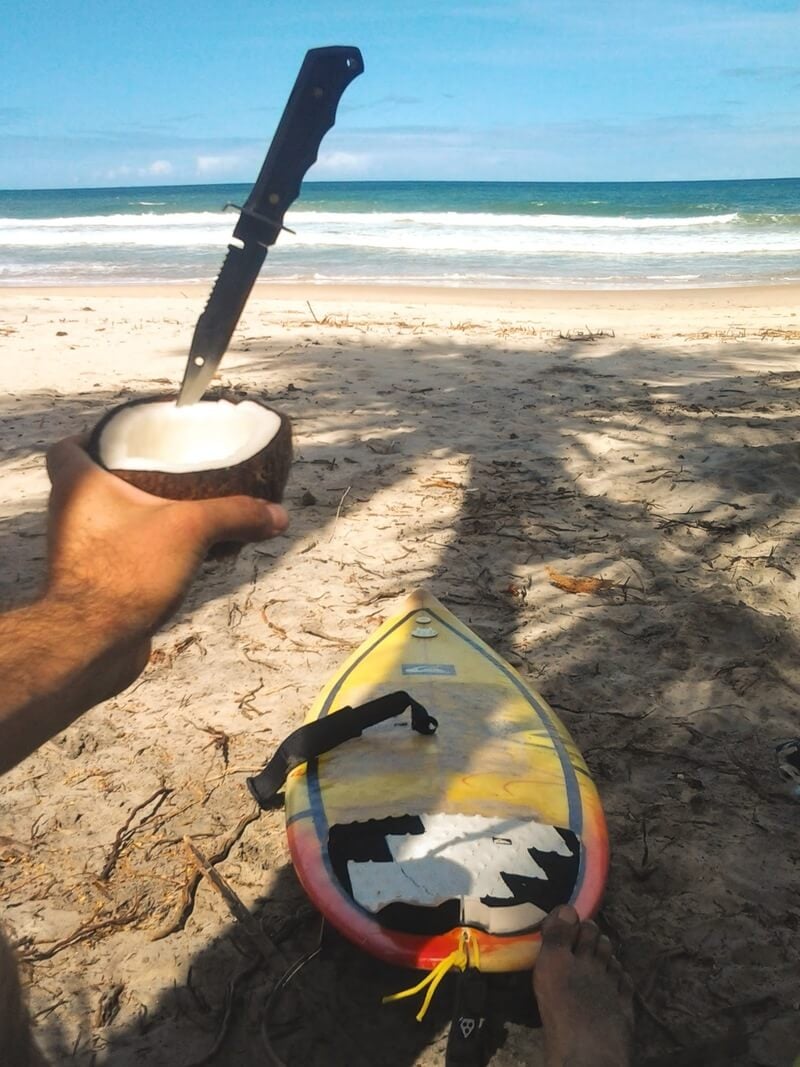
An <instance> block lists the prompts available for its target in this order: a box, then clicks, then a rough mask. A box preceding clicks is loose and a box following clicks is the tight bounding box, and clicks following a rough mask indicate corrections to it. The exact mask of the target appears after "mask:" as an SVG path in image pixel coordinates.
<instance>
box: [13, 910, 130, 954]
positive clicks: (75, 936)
mask: <svg viewBox="0 0 800 1067" xmlns="http://www.w3.org/2000/svg"><path fill="white" fill-rule="evenodd" d="M138 906H139V901H138V900H137V901H136V902H135V903H134V904H133V905H132V906H131V908H130V909H129V910H128V911H126V912H125V913H124V914H122V915H115V916H114V917H113V918H111V919H103V920H101V921H100V922H93V923H85V924H84V925H83V926H79V927H78V929H77V930H75V931H74V933H71V934H70V935H69V937H64V938H62V939H61V940H60V941H56V942H55V944H53V945H51V946H50V948H45V949H34V950H31V951H28V952H21V953H20V959H23V960H24V961H25V962H26V963H38V962H40V961H41V960H51V959H52V958H53V956H55V955H56V953H58V952H61V951H63V950H64V949H65V948H69V947H70V946H71V945H77V944H78V942H80V941H87V940H88V939H89V938H90V937H94V936H95V934H100V933H103V931H104V930H111V929H113V928H114V927H116V926H127V925H128V923H132V922H134V921H135V920H136V919H138V918H139V912H138Z"/></svg>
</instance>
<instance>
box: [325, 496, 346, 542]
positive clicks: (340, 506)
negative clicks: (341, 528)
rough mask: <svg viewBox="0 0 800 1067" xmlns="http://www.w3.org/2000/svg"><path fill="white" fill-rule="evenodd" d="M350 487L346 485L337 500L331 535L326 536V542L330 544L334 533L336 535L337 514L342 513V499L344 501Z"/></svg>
mask: <svg viewBox="0 0 800 1067" xmlns="http://www.w3.org/2000/svg"><path fill="white" fill-rule="evenodd" d="M351 488H352V487H351V486H349V485H348V487H347V488H346V489H345V491H344V492H343V493H342V498H341V500H340V501H339V506H338V508H337V509H336V517H335V519H334V520H333V529H332V530H331V535H330V537H329V538H328V544H330V543H331V541H332V540H333V538H334V537H335V535H336V525H337V523H338V522H339V516H340V515H341V514H342V506H343V504H344V501H345V497H346V496H347V494H348V493H349V492H350V489H351Z"/></svg>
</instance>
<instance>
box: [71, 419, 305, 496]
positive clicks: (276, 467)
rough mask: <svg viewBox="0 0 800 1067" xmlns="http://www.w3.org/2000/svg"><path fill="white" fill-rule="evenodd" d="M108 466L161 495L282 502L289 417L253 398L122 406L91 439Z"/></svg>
mask: <svg viewBox="0 0 800 1067" xmlns="http://www.w3.org/2000/svg"><path fill="white" fill-rule="evenodd" d="M89 451H90V453H91V454H92V456H93V457H94V458H95V459H96V460H97V461H98V462H99V463H100V464H101V465H102V466H104V467H105V468H106V469H107V470H110V471H113V473H115V474H117V475H119V476H120V477H122V478H124V479H125V480H126V481H129V482H131V483H133V484H134V485H137V486H139V488H141V489H144V490H146V491H147V492H151V493H156V494H157V495H159V496H166V497H175V498H178V499H186V498H188V499H192V498H193V499H201V498H204V497H209V496H216V495H229V494H231V493H249V494H251V495H255V496H261V497H265V498H266V499H269V500H278V501H279V500H280V499H281V496H282V494H283V487H284V484H285V482H286V478H287V477H288V473H289V465H290V463H291V427H290V423H289V420H288V418H286V416H285V415H281V414H280V413H279V412H277V411H274V410H273V409H272V408H268V407H266V406H265V405H264V404H261V403H258V402H257V401H253V400H242V401H239V402H238V403H236V402H231V401H230V400H201V401H199V402H198V403H196V404H186V405H184V406H182V407H178V406H177V404H176V403H175V400H174V399H171V398H170V399H166V398H155V399H145V400H138V401H133V402H131V403H129V404H123V405H122V407H119V408H116V409H115V410H114V411H111V412H109V414H107V415H106V416H105V418H104V419H102V420H101V422H100V423H99V424H98V426H97V427H96V428H95V431H94V433H93V434H92V437H91V440H90V442H89Z"/></svg>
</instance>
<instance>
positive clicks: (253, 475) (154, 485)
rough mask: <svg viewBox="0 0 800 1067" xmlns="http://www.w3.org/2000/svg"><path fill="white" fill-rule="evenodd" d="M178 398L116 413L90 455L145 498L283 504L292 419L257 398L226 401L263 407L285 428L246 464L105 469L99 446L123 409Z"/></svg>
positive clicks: (95, 437) (98, 429)
mask: <svg viewBox="0 0 800 1067" xmlns="http://www.w3.org/2000/svg"><path fill="white" fill-rule="evenodd" d="M174 399H175V397H174V396H172V395H161V396H148V397H142V398H140V399H138V400H131V401H129V402H128V403H126V404H120V405H119V406H118V407H115V408H112V410H111V411H108V412H107V413H106V414H105V415H104V416H103V418H102V419H101V420H100V421H99V422H98V423H97V425H96V426H95V428H94V429H93V430H92V433H91V435H90V438H89V444H88V452H89V455H90V456H91V457H92V459H93V460H94V461H95V462H96V463H98V464H99V465H100V466H101V467H105V469H106V470H109V471H110V473H111V474H115V475H116V476H117V477H118V478H121V479H122V480H123V481H126V482H129V483H130V484H131V485H135V486H136V488H137V489H141V490H143V491H144V492H145V493H152V494H153V495H154V496H160V497H164V498H166V499H167V500H208V499H210V498H212V497H218V496H237V495H239V494H243V495H244V496H254V497H260V498H261V499H262V500H269V501H272V502H274V503H276V504H279V503H280V502H281V501H282V499H283V491H284V489H285V487H286V482H287V480H288V478H289V471H290V469H291V466H292V423H291V420H290V419H289V416H288V415H284V414H283V412H280V411H276V410H275V409H274V408H270V407H269V405H267V404H262V403H261V401H260V400H253V398H252V397H241V398H239V399H238V400H233V399H231V398H230V397H225V399H226V400H228V401H229V402H230V403H239V402H240V400H250V401H252V402H254V403H258V404H261V406H262V407H263V408H267V410H269V411H273V412H274V413H275V414H276V415H277V416H278V417H279V419H280V426H279V427H278V431H277V433H276V434H275V436H274V437H273V438H272V440H271V441H270V442H269V443H268V444H267V445H266V446H265V447H264V448H262V449H261V450H260V451H258V452H256V453H254V454H253V455H252V456H250V457H249V459H246V460H243V461H242V462H241V463H236V464H234V465H233V466H230V467H220V468H217V469H214V470H197V471H177V472H176V471H153V470H148V471H137V470H115V469H113V468H111V467H106V465H105V463H103V460H102V457H101V455H100V441H101V437H102V434H103V431H104V430H105V429H106V427H107V426H108V424H109V422H111V420H112V419H113V418H114V417H115V416H116V415H118V414H119V413H120V412H121V411H122V410H123V409H125V408H129V407H132V406H133V405H136V404H154V403H164V402H165V401H169V400H174Z"/></svg>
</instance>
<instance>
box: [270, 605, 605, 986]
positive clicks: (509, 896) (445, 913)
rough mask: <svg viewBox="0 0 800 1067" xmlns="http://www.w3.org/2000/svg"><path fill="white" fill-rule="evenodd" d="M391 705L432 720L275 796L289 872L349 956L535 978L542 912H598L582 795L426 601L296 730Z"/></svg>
mask: <svg viewBox="0 0 800 1067" xmlns="http://www.w3.org/2000/svg"><path fill="white" fill-rule="evenodd" d="M397 690H405V691H406V692H407V693H408V694H409V695H410V696H411V697H413V698H414V699H415V700H417V701H418V702H419V703H421V704H422V705H423V706H424V707H425V708H426V709H427V711H428V712H429V713H430V714H431V715H433V716H435V718H436V719H437V720H438V724H439V725H438V729H437V731H436V733H435V734H433V735H431V736H423V735H421V734H419V733H415V732H413V731H412V730H411V728H410V721H409V716H408V715H407V714H406V715H405V716H402V717H400V718H398V719H394V720H390V721H387V722H383V723H381V724H379V725H377V726H373V727H370V728H369V729H367V730H365V731H364V732H363V734H362V735H361V736H360V737H358V738H355V739H352V740H349V741H347V742H345V743H344V744H342V745H340V746H339V747H338V748H336V749H334V750H332V751H330V752H328V753H326V754H325V755H323V756H321V757H319V758H317V759H315V760H310V761H309V762H308V763H305V764H302V765H301V766H299V767H297V768H296V769H295V770H293V771H292V772H291V773H290V775H289V777H288V779H287V782H286V794H285V802H286V803H285V806H286V825H287V836H288V841H289V848H290V851H291V856H292V862H293V863H294V867H295V869H296V871H297V874H298V876H299V878H300V881H301V883H302V885H303V887H304V888H305V891H306V892H307V894H308V896H309V897H310V898H311V900H312V902H313V903H314V904H315V906H316V907H317V908H318V909H319V911H320V912H321V913H322V914H323V916H325V917H326V918H327V919H328V920H329V921H330V922H331V923H332V924H333V926H335V927H336V928H337V929H338V930H339V931H340V932H341V933H342V934H343V935H344V936H345V937H347V938H348V939H349V940H350V941H352V942H353V943H355V944H356V945H358V946H359V947H360V948H362V949H363V950H365V951H367V952H369V953H371V954H373V955H374V956H377V957H378V958H380V959H383V960H386V961H388V962H390V963H394V964H397V965H400V966H405V967H416V968H421V969H425V970H428V969H431V968H434V967H436V966H437V964H440V963H441V962H442V961H443V960H445V959H446V958H447V957H448V956H450V955H451V954H452V953H453V952H455V951H457V950H458V949H459V946H463V945H464V944H465V942H469V944H470V946H471V952H470V960H471V961H472V962H474V963H475V964H476V965H478V966H479V967H480V969H481V970H483V971H487V972H498V971H515V970H523V969H526V968H530V967H532V966H533V964H534V962H535V960H536V956H537V954H538V951H539V946H540V940H541V936H540V927H541V923H542V920H543V919H544V917H545V915H546V914H547V913H548V912H549V911H550V910H551V909H552V908H554V907H555V906H556V905H558V904H561V903H571V904H573V905H574V906H575V908H576V909H577V911H578V913H579V914H580V916H581V917H582V918H587V917H590V916H591V915H592V914H594V912H595V911H596V910H597V908H598V906H599V903H600V899H601V895H602V892H603V888H604V885H605V881H606V875H607V870H608V835H607V831H606V824H605V819H604V816H603V809H602V806H601V803H600V798H599V796H598V793H597V789H596V788H595V785H594V783H593V781H592V779H591V777H590V775H589V771H588V769H587V767H586V764H585V762H584V760H583V758H582V757H581V755H580V753H579V752H578V749H577V748H576V746H575V743H574V741H573V740H572V738H571V737H570V735H569V733H568V732H567V730H566V729H565V727H564V725H563V724H562V723H561V722H560V721H559V719H558V718H557V716H556V715H555V713H554V712H553V711H552V709H551V708H550V707H549V706H548V704H547V702H546V701H545V700H544V699H543V698H542V696H540V695H539V693H537V692H536V691H535V690H534V689H532V688H531V687H530V686H529V685H528V684H527V683H526V682H525V681H524V680H523V679H522V677H521V676H520V675H519V674H518V673H517V671H515V670H514V669H513V668H512V667H511V666H510V665H509V664H508V663H506V662H505V661H504V660H503V659H502V658H501V657H500V656H498V655H497V654H496V653H495V652H494V651H493V650H492V649H491V648H490V647H489V646H488V645H487V644H486V643H485V642H484V641H482V640H481V639H480V638H479V637H478V636H477V635H476V634H475V633H473V632H472V631H471V630H470V629H469V628H468V627H467V626H466V625H465V624H464V623H463V622H461V621H460V620H459V619H458V618H457V617H456V616H455V615H454V614H453V613H452V612H450V611H449V610H448V609H447V608H445V607H444V606H443V605H442V604H441V603H439V601H438V600H437V599H436V598H435V597H433V596H432V595H431V594H430V593H428V592H425V591H417V592H415V593H413V594H412V595H411V596H410V597H409V598H408V600H407V601H406V602H405V603H404V605H403V607H402V609H401V611H400V612H399V613H398V614H397V615H395V616H394V617H392V618H390V619H388V620H387V621H386V622H384V623H383V624H382V625H381V626H380V628H379V629H378V630H377V631H376V632H375V633H374V634H373V635H372V636H371V637H370V638H369V639H368V640H367V641H366V642H365V643H364V644H363V645H361V647H360V648H358V649H357V650H356V651H355V652H354V653H353V654H352V655H351V656H350V658H349V659H348V660H347V661H346V662H345V663H344V664H343V665H342V666H341V668H340V669H339V670H338V671H337V673H336V674H335V676H334V677H333V678H332V679H331V680H330V681H329V682H328V684H327V685H326V686H325V687H324V689H323V690H322V692H321V693H320V695H319V697H318V699H317V701H316V703H315V704H314V705H313V707H312V708H311V710H310V712H309V714H308V717H307V721H313V720H315V719H318V718H322V717H323V716H327V715H335V714H336V712H337V710H338V709H340V708H343V707H345V706H351V707H355V706H358V705H361V704H363V703H365V702H367V701H370V700H373V699H374V698H376V697H379V696H382V695H385V694H389V693H392V692H395V691H397Z"/></svg>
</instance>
